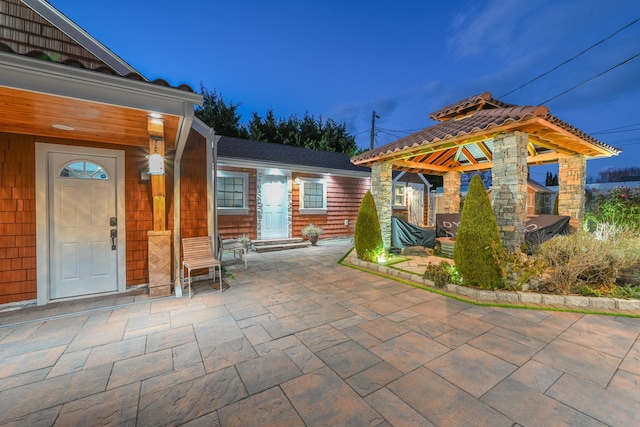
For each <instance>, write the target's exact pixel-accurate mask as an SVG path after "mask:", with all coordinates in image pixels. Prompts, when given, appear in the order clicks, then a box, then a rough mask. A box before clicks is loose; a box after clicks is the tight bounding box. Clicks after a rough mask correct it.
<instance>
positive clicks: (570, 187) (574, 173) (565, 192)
mask: <svg viewBox="0 0 640 427" xmlns="http://www.w3.org/2000/svg"><path fill="white" fill-rule="evenodd" d="M558 163H559V168H558V169H559V170H558V183H559V184H560V189H559V192H558V214H559V215H569V216H570V217H571V219H570V221H569V224H570V226H571V228H573V229H577V228H579V227H580V226H581V224H582V220H583V219H584V202H585V198H584V185H585V180H586V177H587V160H586V157H585V156H581V155H578V156H572V157H566V158H563V159H560V160H559V162H558Z"/></svg>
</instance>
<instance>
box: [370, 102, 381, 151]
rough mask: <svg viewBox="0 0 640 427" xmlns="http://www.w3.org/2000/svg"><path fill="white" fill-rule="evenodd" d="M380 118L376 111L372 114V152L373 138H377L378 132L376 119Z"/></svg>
mask: <svg viewBox="0 0 640 427" xmlns="http://www.w3.org/2000/svg"><path fill="white" fill-rule="evenodd" d="M379 118H380V116H378V115H376V112H375V111H372V112H371V141H370V142H371V150H373V138H374V137H375V130H376V119H379Z"/></svg>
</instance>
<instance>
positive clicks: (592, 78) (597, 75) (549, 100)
mask: <svg viewBox="0 0 640 427" xmlns="http://www.w3.org/2000/svg"><path fill="white" fill-rule="evenodd" d="M639 56H640V53H636V54H635V55H633V56H632V57H631V58H628V59H625V60H624V61H622V62H620V63H619V64H616V65H614V66H613V67H611V68H609V69H607V70H605V71H603V72H601V73H599V74H596V75H595V76H593V77H591V78H588V79H587V80H585V81H583V82H582V83H578V84H577V85H575V86H573V87H570V88H569V89H567V90H565V91H564V92H561V93H559V94H557V95H556V96H554V97H552V98H549V99H547V100H546V101H543V102H541V103H539V104H538V105H544V104H546V103H548V102H551V101H553V100H554V99H557V98H560V97H561V96H562V95H566V94H567V93H569V92H571V91H572V90H574V89H577V88H579V87H580V86H582V85H584V84H586V83H589V82H590V81H591V80H594V79H597V78H598V77H600V76H602V75H604V74H607V73H608V72H609V71H613V70H615V69H616V68H618V67H621V66H623V65H624V64H626V63H628V62H631V61H633V60H634V59H636V58H637V57H639Z"/></svg>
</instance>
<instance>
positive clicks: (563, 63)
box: [498, 18, 640, 104]
mask: <svg viewBox="0 0 640 427" xmlns="http://www.w3.org/2000/svg"><path fill="white" fill-rule="evenodd" d="M638 21H640V18H637V19H636V20H634V21H633V22H631V23H629V24H627V25H625V26H624V27H622V28H620V29H619V30H616V31H615V32H613V33H612V34H610V35H609V36H607V37H605V38H604V39H602V40H600V41H599V42H597V43H595V44H594V45H592V46H590V47H588V48H586V49H584V50H583V51H582V52H580V53H578V54H577V55H574V56H572V57H571V58H569V59H567V60H566V61H564V62H562V63H560V64H558V65H556V66H555V67H553V68H552V69H550V70H549V71H545V72H544V73H542V74H540V75H539V76H537V77H534V78H533V79H531V80H529V81H528V82H526V83H524V84H521V85H520V86H518V87H517V88H515V89H513V90H512V91H510V92H507V93H505V94H504V95H500V96H499V97H498V98H504V97H505V96H508V95H511V94H512V93H514V92H516V91H518V90H520V89H522V88H523V87H525V86H528V85H529V84H531V83H533V82H535V81H536V80H538V79H541V78H542V77H544V76H546V75H547V74H549V73H551V72H553V71H555V70H557V69H558V68H560V67H562V66H563V65H566V64H568V63H569V62H571V61H573V60H574V59H576V58H578V57H579V56H581V55H583V54H584V53H586V52H588V51H590V50H591V49H593V48H594V47H596V46H598V45H600V44H602V43H604V42H606V41H607V40H609V39H610V38H611V37H613V36H615V35H616V34H618V33H619V32H621V31H623V30H625V29H627V28H629V27H630V26H632V25H634V24H636V23H637V22H638ZM543 104H544V103H543Z"/></svg>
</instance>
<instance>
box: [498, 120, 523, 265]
mask: <svg viewBox="0 0 640 427" xmlns="http://www.w3.org/2000/svg"><path fill="white" fill-rule="evenodd" d="M528 140H529V136H528V134H526V133H524V132H519V131H516V132H513V133H507V134H502V135H499V136H497V137H496V138H495V139H494V140H493V169H492V170H491V178H492V187H491V188H492V190H491V198H492V204H493V213H494V214H495V216H496V220H497V222H498V229H499V230H500V237H501V238H502V244H503V246H504V247H505V249H507V250H509V251H513V252H517V251H519V250H520V245H521V244H522V243H524V241H525V240H524V233H525V228H524V227H525V222H526V221H527V176H528V169H527V155H528V152H527V144H528Z"/></svg>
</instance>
